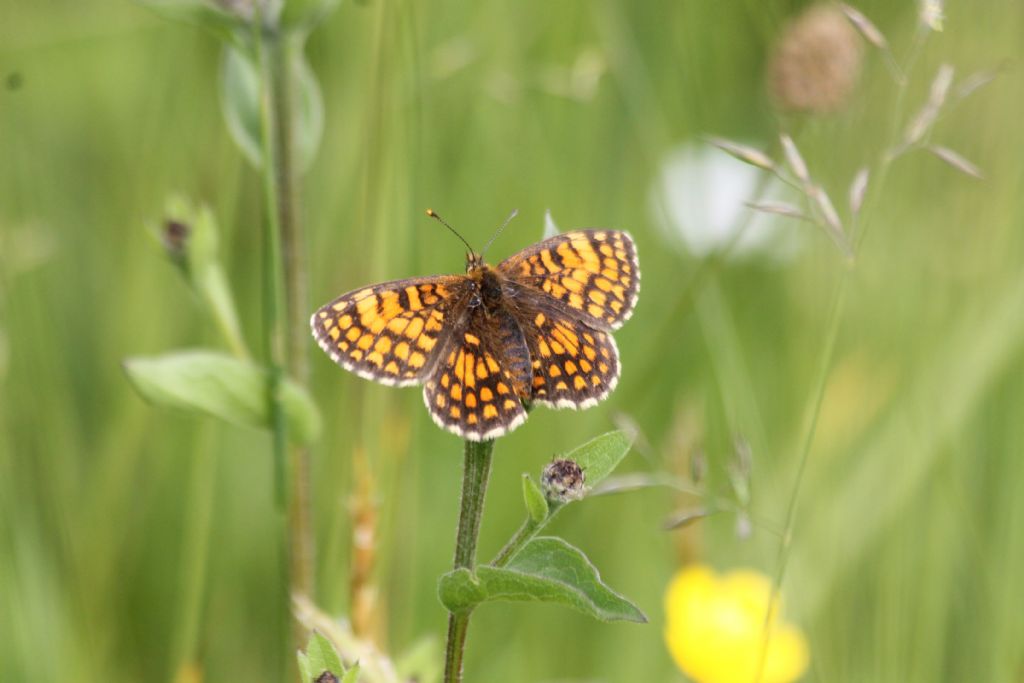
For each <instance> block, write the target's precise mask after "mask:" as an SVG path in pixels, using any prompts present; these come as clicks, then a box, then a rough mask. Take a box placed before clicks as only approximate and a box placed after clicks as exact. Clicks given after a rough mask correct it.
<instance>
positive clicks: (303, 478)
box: [270, 33, 313, 595]
mask: <svg viewBox="0 0 1024 683" xmlns="http://www.w3.org/2000/svg"><path fill="white" fill-rule="evenodd" d="M271 45H272V48H271V50H270V74H271V84H272V87H271V88H270V97H271V101H270V105H271V109H272V110H273V112H274V115H273V121H272V122H273V124H274V134H273V140H274V166H273V178H274V187H275V189H276V193H277V198H278V200H277V212H278V225H279V226H280V233H279V238H280V245H281V246H280V255H281V264H282V268H281V270H282V277H283V285H284V295H283V298H284V315H283V316H282V322H283V323H284V326H285V330H284V340H283V343H284V354H285V362H286V363H287V371H288V374H289V376H290V377H291V378H292V379H293V380H295V381H296V382H298V383H299V384H300V385H305V384H306V381H307V379H308V374H309V343H308V336H307V327H306V320H305V317H306V313H305V312H306V309H307V306H306V299H307V291H308V286H307V282H308V279H309V277H308V268H307V263H306V251H305V238H304V235H303V230H302V223H301V221H300V220H299V216H298V186H299V176H298V173H297V171H296V163H295V157H296V153H295V140H294V133H293V131H294V126H293V125H292V112H293V109H294V102H295V98H296V95H295V91H294V84H293V78H292V76H293V70H292V56H293V53H294V51H295V50H299V49H301V39H299V38H297V37H293V36H289V35H287V34H280V33H278V34H275V39H274V40H273V42H272V43H271ZM287 455H288V459H287V460H288V468H289V472H288V482H289V483H290V490H289V491H288V538H289V566H290V576H291V591H292V593H301V594H303V595H309V594H310V593H311V591H312V588H313V570H312V567H313V535H312V527H311V525H310V507H311V505H310V482H309V450H308V449H307V448H305V447H300V446H292V447H291V448H290V449H289V452H288V454H287Z"/></svg>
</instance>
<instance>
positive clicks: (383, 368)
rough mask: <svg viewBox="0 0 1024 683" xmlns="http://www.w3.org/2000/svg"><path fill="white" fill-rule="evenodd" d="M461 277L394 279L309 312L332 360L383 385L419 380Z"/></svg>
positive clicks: (315, 333)
mask: <svg viewBox="0 0 1024 683" xmlns="http://www.w3.org/2000/svg"><path fill="white" fill-rule="evenodd" d="M464 285H465V277H464V276H458V275H453V276H440V277H430V278H419V279H412V280H396V281H394V282H386V283H384V284H381V285H377V286H375V287H367V288H365V289H360V290H356V291H353V292H349V293H348V294H343V295H342V296H340V297H338V298H337V299H335V300H334V301H332V302H331V303H329V304H327V305H326V306H323V307H322V308H320V310H318V311H317V312H316V313H314V314H313V317H312V319H311V320H310V325H311V326H312V328H313V336H314V337H316V340H317V342H318V343H319V344H320V346H321V348H323V350H324V351H326V352H327V354H328V355H329V356H330V357H331V359H332V360H334V362H336V363H338V364H339V365H341V366H342V367H344V368H345V369H346V370H350V371H352V372H354V373H356V374H357V375H359V376H360V377H364V378H366V379H372V380H375V381H377V382H381V383H383V384H390V385H397V386H407V385H410V384H418V383H419V382H421V381H422V378H423V377H424V376H425V375H426V373H427V372H428V371H429V370H430V368H431V367H432V366H433V364H434V361H435V360H436V356H437V354H438V352H439V350H440V346H442V345H443V344H441V343H440V342H442V341H443V339H442V335H443V333H444V330H445V321H446V319H447V317H448V316H449V315H450V314H451V312H452V308H453V305H454V303H455V302H456V301H457V300H458V294H459V293H460V292H461V291H462V288H463V287H464Z"/></svg>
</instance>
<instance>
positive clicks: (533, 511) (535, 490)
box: [523, 474, 548, 524]
mask: <svg viewBox="0 0 1024 683" xmlns="http://www.w3.org/2000/svg"><path fill="white" fill-rule="evenodd" d="M523 501H524V502H525V503H526V511H527V512H529V513H530V519H532V520H533V521H534V522H537V523H538V524H540V523H541V522H543V521H544V520H545V519H547V516H548V500H547V498H545V497H544V492H543V491H541V490H540V486H538V485H537V482H535V481H534V480H533V477H531V476H530V475H529V474H524V475H523Z"/></svg>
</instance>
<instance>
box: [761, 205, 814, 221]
mask: <svg viewBox="0 0 1024 683" xmlns="http://www.w3.org/2000/svg"><path fill="white" fill-rule="evenodd" d="M747 206H749V207H750V208H751V209H753V210H754V211H760V212H761V213H772V214H775V215H776V216H785V217H786V218H796V219H797V220H801V221H809V220H811V217H810V216H808V215H807V214H805V213H804V212H803V211H801V210H800V209H798V208H797V207H795V206H793V205H792V204H788V203H786V202H747Z"/></svg>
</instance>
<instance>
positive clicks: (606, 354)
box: [311, 230, 640, 441]
mask: <svg viewBox="0 0 1024 683" xmlns="http://www.w3.org/2000/svg"><path fill="white" fill-rule="evenodd" d="M639 277H640V273H639V268H638V265H637V260H636V250H635V246H634V245H633V241H632V238H630V237H629V235H628V234H627V233H624V232H619V231H615V230H579V231H574V232H570V233H565V234H563V235H558V236H556V237H553V238H550V239H547V240H544V241H543V242H539V243H537V244H535V245H533V246H532V247H528V248H526V249H524V250H522V251H521V252H519V253H517V254H515V255H513V256H511V257H510V258H508V259H506V260H505V261H502V262H501V263H500V264H498V265H497V266H491V265H489V264H486V263H484V262H483V261H482V259H481V258H480V257H479V256H477V255H476V254H472V253H470V254H469V255H468V256H467V266H466V274H465V275H440V276H432V277H425V278H412V279H408V280H396V281H392V282H386V283H382V284H379V285H375V286H372V287H366V288H363V289H359V290H354V291H352V292H349V293H347V294H343V295H342V296H340V297H338V298H337V299H335V300H334V301H332V302H331V303H329V304H327V305H325V306H323V307H322V308H320V309H319V310H318V311H317V312H316V313H314V314H313V318H312V320H311V325H312V328H313V335H314V337H315V338H316V339H317V341H318V343H319V344H320V346H321V347H322V348H323V349H324V351H325V352H327V354H328V355H329V356H330V357H331V358H332V360H334V361H335V362H336V363H338V364H339V365H341V366H342V367H344V368H346V369H348V370H351V371H353V372H355V373H356V374H358V375H360V376H362V377H365V378H368V379H372V380H375V381H379V382H382V383H384V384H390V385H397V386H408V385H416V384H422V385H423V387H424V389H423V396H424V401H425V403H426V406H427V410H428V411H429V412H430V414H431V417H432V418H433V419H434V421H435V422H436V423H437V424H438V425H439V426H440V427H442V428H444V429H446V430H448V431H451V432H453V433H455V434H458V435H459V436H461V437H463V438H466V439H471V440H474V441H479V440H483V439H492V438H495V437H497V436H500V435H502V434H505V433H506V432H508V431H511V430H512V429H514V428H515V427H517V426H519V425H520V424H522V423H523V422H524V421H525V420H526V409H525V407H524V403H526V404H529V403H540V404H543V405H548V406H551V407H555V408H566V407H568V408H587V407H590V406H592V405H594V404H596V403H597V402H598V401H600V400H602V399H603V398H605V397H606V396H607V395H608V393H609V392H610V391H611V390H612V389H613V388H614V387H615V384H616V382H617V381H618V376H619V359H618V351H617V349H616V347H615V341H614V339H613V338H612V336H611V334H610V332H611V330H613V329H617V328H618V327H619V326H620V325H621V324H622V323H623V322H624V321H625V320H626V319H627V318H628V317H629V316H630V315H631V314H632V311H633V307H634V306H635V304H636V298H637V293H638V291H639Z"/></svg>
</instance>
